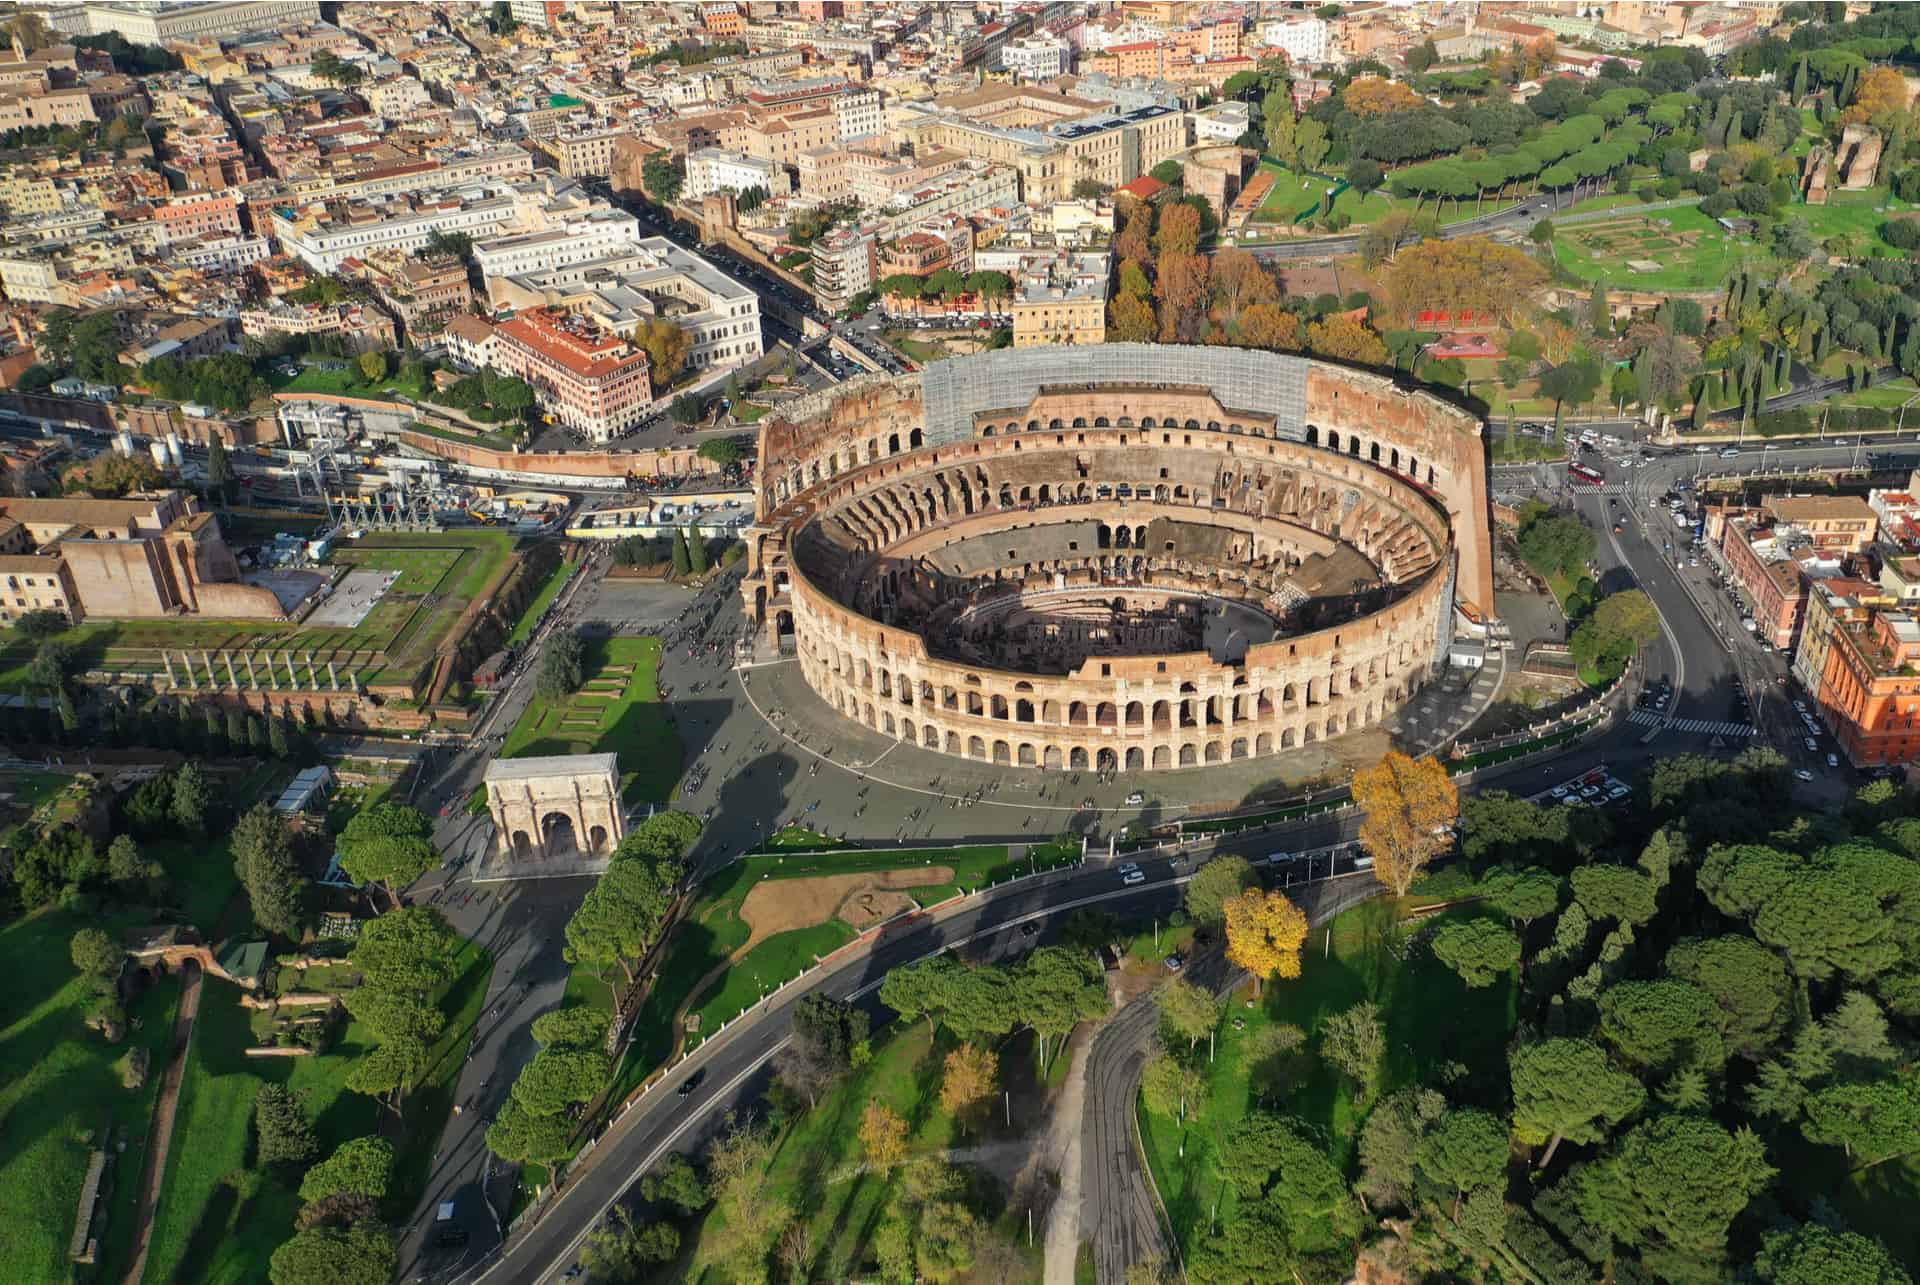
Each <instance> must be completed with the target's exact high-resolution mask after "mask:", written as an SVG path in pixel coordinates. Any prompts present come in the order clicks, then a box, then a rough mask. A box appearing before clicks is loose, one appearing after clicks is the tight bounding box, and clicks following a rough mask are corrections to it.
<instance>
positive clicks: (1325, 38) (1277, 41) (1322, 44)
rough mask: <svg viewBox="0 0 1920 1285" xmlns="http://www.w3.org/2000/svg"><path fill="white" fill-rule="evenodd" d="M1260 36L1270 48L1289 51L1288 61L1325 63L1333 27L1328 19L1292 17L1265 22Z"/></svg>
mask: <svg viewBox="0 0 1920 1285" xmlns="http://www.w3.org/2000/svg"><path fill="white" fill-rule="evenodd" d="M1260 39H1261V40H1262V42H1264V43H1265V44H1266V46H1267V48H1269V49H1278V50H1281V51H1282V52H1283V53H1285V54H1286V55H1287V61H1288V62H1292V63H1308V64H1315V63H1323V62H1325V61H1327V57H1328V52H1327V51H1328V49H1329V48H1330V47H1331V40H1332V29H1331V28H1330V27H1328V25H1327V22H1326V19H1324V18H1310V17H1301V18H1288V19H1287V20H1286V21H1284V22H1268V23H1263V24H1261V27H1260Z"/></svg>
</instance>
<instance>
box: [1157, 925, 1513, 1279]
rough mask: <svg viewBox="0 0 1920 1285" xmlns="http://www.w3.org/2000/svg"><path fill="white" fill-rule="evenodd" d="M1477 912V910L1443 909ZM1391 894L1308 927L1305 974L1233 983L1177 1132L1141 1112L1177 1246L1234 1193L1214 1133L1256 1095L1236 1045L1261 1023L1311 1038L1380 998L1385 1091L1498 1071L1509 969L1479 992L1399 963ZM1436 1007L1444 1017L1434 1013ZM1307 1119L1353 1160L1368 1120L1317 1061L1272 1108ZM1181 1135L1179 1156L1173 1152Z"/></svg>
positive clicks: (1439, 968)
mask: <svg viewBox="0 0 1920 1285" xmlns="http://www.w3.org/2000/svg"><path fill="white" fill-rule="evenodd" d="M1448 913H1449V914H1454V915H1473V914H1480V913H1491V912H1482V911H1479V910H1475V909H1468V910H1460V911H1451V912H1448ZM1395 914H1396V908H1395V906H1394V903H1392V902H1390V901H1385V900H1382V901H1374V902H1369V903H1366V904H1365V905H1362V906H1359V907H1356V908H1355V909H1353V910H1350V911H1348V912H1347V913H1345V914H1343V915H1341V916H1340V917H1339V918H1338V919H1336V920H1335V921H1334V922H1333V924H1332V925H1331V927H1330V929H1329V928H1318V929H1315V930H1314V931H1313V932H1312V933H1311V934H1309V936H1308V939H1307V949H1306V952H1305V955H1306V958H1305V960H1304V965H1303V970H1302V975H1301V976H1300V977H1299V978H1298V979H1297V980H1294V981H1290V982H1270V983H1269V984H1268V985H1267V988H1266V994H1265V996H1264V997H1263V998H1262V999H1261V1000H1260V1001H1258V1002H1257V1003H1253V1004H1251V1006H1248V1005H1247V1004H1245V1003H1242V1002H1240V1001H1241V1000H1243V999H1246V998H1247V994H1246V992H1244V991H1243V992H1238V993H1236V996H1235V1001H1236V1002H1235V1003H1234V1004H1233V1005H1231V1006H1230V1007H1229V1009H1228V1016H1227V1021H1226V1023H1225V1024H1224V1025H1223V1026H1222V1028H1221V1032H1220V1039H1219V1048H1218V1050H1217V1055H1216V1059H1215V1061H1214V1062H1213V1063H1212V1064H1211V1066H1208V1065H1207V1064H1206V1062H1205V1053H1204V1050H1203V1051H1202V1052H1201V1054H1200V1057H1201V1059H1202V1061H1201V1066H1202V1067H1203V1069H1204V1070H1205V1072H1206V1074H1207V1077H1208V1083H1209V1086H1210V1090H1211V1092H1210V1094H1209V1099H1208V1103H1207V1106H1206V1108H1205V1111H1204V1113H1203V1114H1202V1115H1201V1116H1200V1117H1199V1118H1198V1119H1189V1121H1188V1123H1187V1126H1186V1128H1185V1129H1184V1130H1182V1129H1181V1127H1180V1126H1179V1125H1177V1124H1175V1123H1174V1122H1173V1121H1171V1120H1169V1119H1166V1118H1165V1117H1161V1116H1156V1115H1151V1114H1149V1113H1147V1112H1145V1111H1144V1110H1142V1111H1141V1112H1140V1124H1141V1136H1142V1139H1143V1141H1144V1142H1145V1144H1146V1150H1147V1157H1148V1161H1149V1165H1150V1167H1151V1169H1152V1171H1153V1175H1154V1180H1155V1182H1156V1183H1157V1184H1158V1185H1159V1188H1160V1194H1161V1198H1162V1199H1163V1200H1164V1201H1165V1202H1166V1206H1167V1212H1168V1214H1169V1216H1170V1217H1171V1218H1172V1220H1173V1224H1174V1228H1175V1230H1176V1234H1177V1235H1178V1237H1179V1239H1180V1242H1181V1245H1182V1246H1183V1248H1184V1249H1186V1250H1187V1251H1189V1252H1190V1251H1191V1249H1192V1247H1193V1245H1194V1243H1195V1240H1196V1235H1197V1233H1202V1232H1204V1230H1205V1228H1206V1225H1207V1223H1208V1220H1209V1217H1210V1214H1211V1211H1212V1210H1213V1208H1214V1205H1215V1202H1216V1201H1217V1202H1218V1208H1219V1218H1220V1221H1221V1222H1223V1223H1224V1222H1226V1221H1227V1220H1228V1218H1229V1217H1230V1216H1231V1214H1232V1211H1233V1206H1234V1201H1235V1197H1234V1194H1233V1192H1232V1190H1231V1189H1230V1188H1227V1187H1226V1186H1225V1185H1224V1184H1222V1183H1221V1182H1220V1181H1219V1180H1218V1178H1217V1177H1216V1176H1215V1173H1214V1170H1213V1156H1214V1152H1215V1148H1216V1146H1217V1143H1218V1139H1219V1137H1220V1136H1221V1133H1222V1131H1223V1130H1224V1129H1226V1128H1227V1127H1228V1126H1230V1125H1232V1124H1233V1123H1234V1122H1235V1121H1237V1120H1240V1119H1241V1118H1242V1117H1244V1116H1245V1115H1246V1113H1247V1111H1248V1110H1249V1109H1250V1108H1251V1107H1252V1106H1253V1105H1254V1099H1253V1094H1252V1090H1251V1088H1250V1086H1249V1082H1248V1067H1247V1065H1246V1059H1245V1058H1244V1057H1243V1056H1242V1055H1241V1049H1242V1048H1243V1046H1244V1045H1245V1043H1246V1041H1247V1040H1248V1039H1250V1038H1251V1037H1252V1036H1253V1035H1254V1033H1255V1032H1256V1031H1258V1030H1259V1029H1260V1028H1261V1027H1263V1026H1267V1025H1270V1024H1273V1023H1277V1022H1288V1023H1292V1024H1293V1025H1295V1026H1298V1027H1300V1028H1301V1029H1302V1030H1303V1031H1305V1032H1306V1033H1307V1035H1308V1041H1309V1048H1311V1047H1313V1045H1314V1043H1315V1036H1316V1032H1317V1030H1318V1028H1319V1026H1320V1024H1321V1023H1322V1022H1324V1021H1325V1020H1326V1019H1327V1018H1329V1017H1331V1016H1333V1015H1334V1014H1336V1013H1339V1012H1342V1011H1343V1010H1345V1009H1347V1008H1350V1007H1352V1006H1353V1005H1354V1004H1356V1003H1359V1002H1361V1001H1362V1000H1372V1001H1373V1002H1374V1003H1376V1004H1378V1005H1379V1006H1380V1008H1381V1011H1382V1017H1383V1020H1384V1021H1385V1023H1386V1034H1387V1055H1386V1060H1385V1065H1384V1067H1383V1068H1382V1075H1381V1087H1380V1092H1381V1094H1382V1095H1384V1094H1388V1093H1392V1092H1393V1091H1395V1090H1396V1089H1399V1088H1402V1087H1404V1086H1406V1085H1409V1084H1414V1083H1419V1082H1433V1081H1434V1079H1435V1077H1436V1075H1437V1072H1438V1068H1439V1067H1440V1066H1442V1065H1443V1064H1445V1063H1449V1062H1459V1063H1461V1064H1462V1065H1463V1066H1464V1067H1465V1068H1466V1069H1467V1072H1468V1077H1467V1081H1468V1082H1469V1083H1471V1082H1472V1081H1473V1079H1474V1078H1476V1077H1478V1078H1481V1079H1485V1078H1488V1077H1497V1078H1499V1079H1501V1080H1503V1081H1504V1078H1505V1075H1506V1044H1507V1037H1508V1034H1509V1033H1510V1032H1511V1031H1512V1029H1513V1025H1514V1016H1515V1013H1514V1002H1515V989H1514V984H1513V982H1512V979H1510V978H1503V979H1502V980H1501V981H1500V982H1499V983H1496V984H1495V985H1493V986H1490V987H1486V988H1483V989H1481V990H1468V989H1467V988H1466V986H1465V985H1464V984H1462V983H1461V981H1460V979H1459V978H1458V977H1457V976H1455V975H1454V974H1453V972H1452V971H1451V970H1449V969H1448V968H1446V967H1445V966H1444V965H1442V964H1440V963H1439V962H1438V961H1436V960H1435V959H1433V958H1432V957H1431V955H1429V954H1427V953H1425V952H1424V951H1418V950H1416V951H1413V952H1410V956H1411V957H1410V959H1409V960H1408V961H1407V962H1404V963H1403V962H1402V961H1401V959H1400V958H1399V957H1398V956H1397V955H1396V954H1395V953H1394V952H1393V950H1392V949H1390V947H1389V935H1390V933H1391V931H1392V927H1391V926H1392V920H1393V916H1394V915H1395ZM1329 932H1330V933H1331V943H1332V948H1331V957H1330V958H1323V954H1322V952H1323V950H1324V949H1325V939H1326V934H1328V933H1329ZM1435 1014H1444V1015H1445V1019H1444V1020H1435ZM1279 1109H1281V1110H1284V1111H1286V1112H1287V1113H1289V1114H1292V1115H1295V1116H1297V1117H1299V1118H1300V1119H1301V1120H1303V1121H1304V1122H1305V1123H1306V1124H1308V1125H1309V1126H1312V1127H1314V1128H1318V1129H1322V1130H1324V1131H1325V1132H1326V1134H1327V1136H1328V1137H1329V1138H1330V1139H1331V1140H1332V1143H1333V1151H1334V1158H1335V1160H1336V1161H1337V1162H1338V1163H1340V1164H1342V1165H1343V1166H1345V1167H1347V1168H1348V1169H1349V1171H1351V1168H1352V1161H1353V1155H1354V1147H1355V1137H1356V1133H1357V1130H1358V1129H1359V1126H1360V1124H1361V1122H1362V1120H1363V1119H1364V1108H1362V1107H1360V1106H1356V1104H1355V1103H1354V1100H1353V1094H1352V1092H1351V1089H1350V1088H1349V1087H1348V1086H1347V1085H1345V1084H1343V1083H1342V1082H1341V1081H1340V1080H1339V1078H1338V1077H1337V1075H1336V1074H1335V1073H1334V1071H1333V1070H1332V1069H1331V1068H1329V1067H1327V1066H1325V1065H1324V1064H1322V1063H1320V1062H1319V1061H1318V1059H1314V1060H1313V1061H1312V1063H1311V1070H1310V1071H1309V1072H1308V1073H1307V1074H1306V1075H1305V1077H1304V1079H1303V1080H1302V1081H1301V1082H1300V1083H1298V1084H1297V1085H1295V1086H1292V1087H1291V1091H1290V1092H1289V1093H1288V1094H1287V1096H1286V1100H1285V1102H1284V1104H1283V1105H1282V1106H1281V1107H1280V1108H1279ZM1183 1134H1184V1140H1185V1144H1186V1154H1185V1155H1184V1157H1183V1156H1182V1155H1181V1154H1180V1151H1181V1142H1182V1137H1183Z"/></svg>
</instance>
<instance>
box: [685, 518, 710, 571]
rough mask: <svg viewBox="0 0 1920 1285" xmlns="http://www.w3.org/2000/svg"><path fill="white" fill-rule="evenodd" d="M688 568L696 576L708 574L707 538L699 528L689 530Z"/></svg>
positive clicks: (689, 528)
mask: <svg viewBox="0 0 1920 1285" xmlns="http://www.w3.org/2000/svg"><path fill="white" fill-rule="evenodd" d="M687 567H688V569H689V570H691V571H692V572H693V574H694V575H696V576H703V575H705V574H707V537H706V536H705V535H703V534H701V531H700V528H699V527H697V526H696V527H688V528H687Z"/></svg>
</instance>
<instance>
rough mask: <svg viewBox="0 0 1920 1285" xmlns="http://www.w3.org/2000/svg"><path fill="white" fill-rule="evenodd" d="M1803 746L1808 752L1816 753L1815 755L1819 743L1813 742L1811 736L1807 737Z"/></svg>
mask: <svg viewBox="0 0 1920 1285" xmlns="http://www.w3.org/2000/svg"><path fill="white" fill-rule="evenodd" d="M1805 745H1806V747H1807V749H1808V750H1810V751H1813V752H1816V753H1817V752H1818V751H1819V749H1820V742H1818V741H1816V740H1814V739H1813V738H1812V737H1811V736H1809V737H1808V738H1807V739H1806V741H1805Z"/></svg>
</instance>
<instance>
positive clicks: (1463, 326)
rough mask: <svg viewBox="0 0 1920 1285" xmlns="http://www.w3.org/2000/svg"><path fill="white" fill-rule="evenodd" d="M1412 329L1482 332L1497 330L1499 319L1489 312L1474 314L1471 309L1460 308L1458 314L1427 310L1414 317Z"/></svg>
mask: <svg viewBox="0 0 1920 1285" xmlns="http://www.w3.org/2000/svg"><path fill="white" fill-rule="evenodd" d="M1413 328H1414V329H1415V330H1445V331H1467V332H1482V331H1489V330H1498V329H1499V328H1500V318H1499V317H1497V316H1495V315H1494V314H1493V313H1491V312H1475V311H1473V310H1472V309H1471V308H1462V309H1460V310H1459V311H1458V312H1449V311H1448V310H1447V309H1445V308H1429V309H1427V310H1426V311H1424V312H1420V313H1416V314H1415V315H1414V318H1413Z"/></svg>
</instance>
